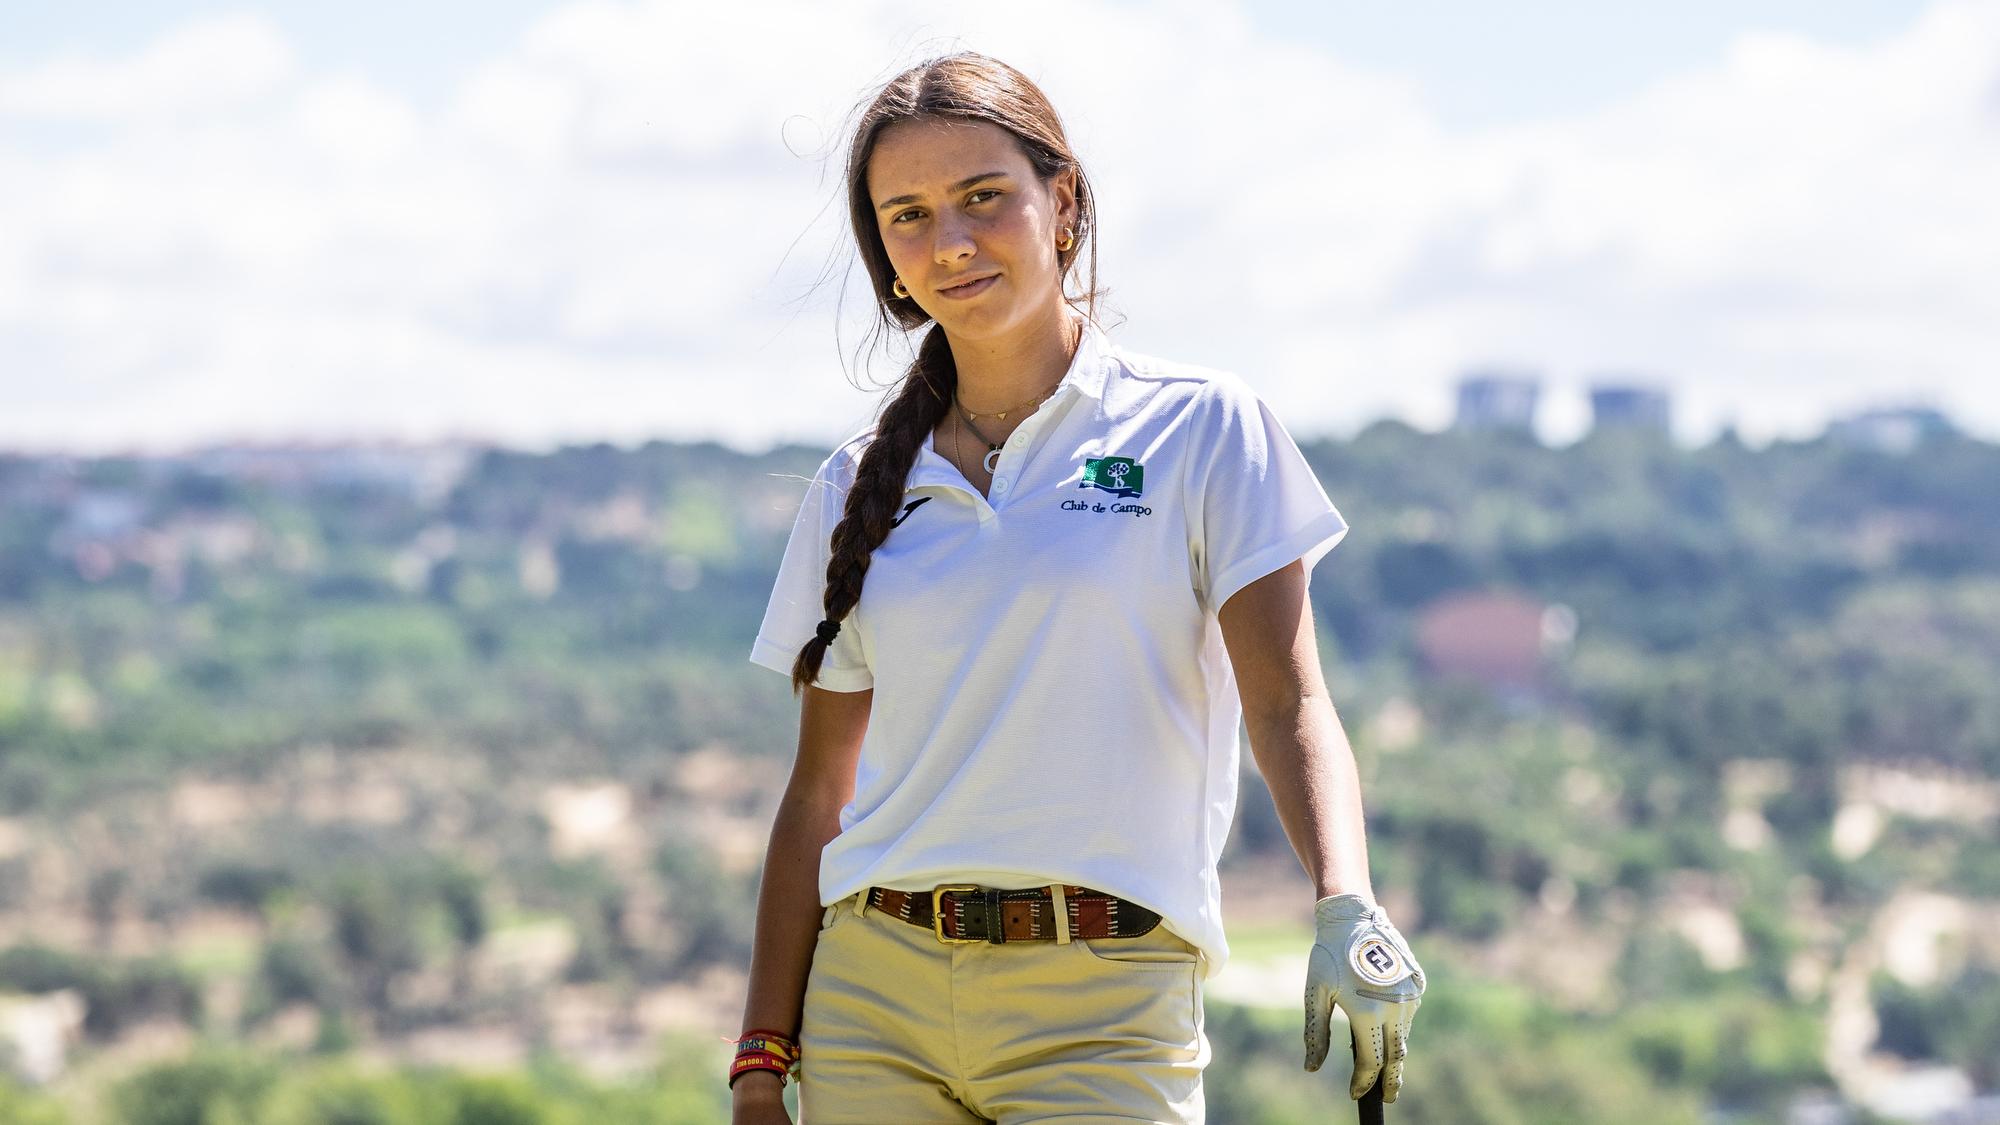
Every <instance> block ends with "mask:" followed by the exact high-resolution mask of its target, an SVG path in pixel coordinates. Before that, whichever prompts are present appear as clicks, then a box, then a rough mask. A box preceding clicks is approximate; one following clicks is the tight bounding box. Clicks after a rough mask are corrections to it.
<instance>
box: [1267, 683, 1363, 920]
mask: <svg viewBox="0 0 2000 1125" xmlns="http://www.w3.org/2000/svg"><path fill="white" fill-rule="evenodd" d="M1248 729H1249V733H1250V752H1251V753H1252V755H1254V756H1255V758H1256V760H1257V769H1258V771H1259V772H1260V773H1262V774H1263V775H1264V782H1265V784H1266V785H1267V786H1268V787H1269V788H1270V790H1271V803H1272V804H1273V805H1275V806H1276V807H1277V810H1278V821H1279V823H1280V824H1282V825H1283V826H1284V829H1285V835H1286V837H1287V838H1288V839H1290V840H1291V843H1292V850H1293V851H1295V852H1297V853H1298V856H1299V862H1300V863H1302V864H1304V865H1305V869H1306V874H1307V875H1308V876H1310V877H1311V879H1312V882H1313V888H1314V893H1315V894H1316V895H1317V896H1318V897H1320V898H1325V897H1326V896H1328V895H1337V894H1348V893H1353V894H1361V895H1366V896H1368V897H1369V898H1371V899H1372V898H1374V897H1375V891H1374V887H1373V884H1372V883H1371V882H1370V881H1369V878H1368V837H1367V831H1366V828H1365V826H1364V824H1363V820H1362V810H1361V777H1360V773H1359V771H1358V770H1357V769H1356V768H1355V765H1354V749H1353V747H1352V746H1350V745H1349V744H1348V741H1347V732H1346V731H1344V730H1342V729H1341V726H1340V717H1339V715H1337V714H1335V712H1334V709H1333V702H1332V701H1331V700H1329V699H1328V698H1326V697H1325V696H1323V695H1306V696H1303V697H1302V698H1301V699H1300V700H1299V704H1298V706H1297V708H1296V709H1293V710H1290V711H1287V712H1284V713H1280V714H1274V715H1268V716H1263V717H1260V718H1258V719H1256V720H1254V721H1252V722H1250V723H1249V725H1248Z"/></svg>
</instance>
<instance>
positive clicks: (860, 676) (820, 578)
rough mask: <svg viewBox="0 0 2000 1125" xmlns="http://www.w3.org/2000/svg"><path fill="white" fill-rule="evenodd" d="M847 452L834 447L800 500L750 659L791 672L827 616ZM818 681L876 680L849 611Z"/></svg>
mask: <svg viewBox="0 0 2000 1125" xmlns="http://www.w3.org/2000/svg"><path fill="white" fill-rule="evenodd" d="M844 457H845V454H844V453H843V452H842V451H841V450H835V451H834V452H833V454H832V455H830V456H828V457H827V459H826V460H825V461H822V462H821V463H820V466H819V471H818V472H816V473H814V474H813V480H812V484H811V485H810V486H808V487H807V488H806V495H805V499H804V500H803V501H802V502H801V503H800V504H799V514H798V517H797V518H796V519H795V520H793V521H792V537H791V539H790V541H789V542H787V543H786V544H785V557H784V560H783V561H782V562H780V563H779V564H778V577H777V581H776V582H775V583H774V584H773V586H772V588H771V600H770V602H769V604H767V605H766V606H765V607H764V621H763V624H761V625H759V626H758V628H757V638H756V640H755V641H754V642H752V644H751V646H750V662H751V663H752V664H759V665H762V666H763V667H766V668H769V669H771V670H772V671H774V672H777V673H779V674H781V675H784V676H786V677H788V678H789V677H790V676H791V674H792V662H793V661H795V660H797V659H798V655H799V650H800V649H802V648H804V647H805V644H806V642H807V641H809V640H811V639H812V637H813V631H814V630H815V629H817V628H818V627H819V623H820V621H821V620H822V619H823V618H824V616H825V605H826V601H825V597H826V564H827V556H828V553H829V551H830V545H831V543H832V540H833V528H834V525H835V524H837V523H839V522H840V514H841V511H842V509H843V507H844V505H845V504H846V500H847V491H846V480H845V478H846V476H847V475H848V474H846V473H843V472H841V471H839V469H837V468H836V466H837V465H840V464H842V463H843V461H842V459H843V458H844ZM814 683H815V684H816V685H817V686H819V687H823V688H825V689H827V690H828V691H866V690H867V689H869V688H871V687H873V686H874V685H875V676H874V673H873V672H872V671H871V670H870V668H869V666H868V661H867V657H866V654H865V652H864V651H863V648H862V645H861V638H860V636H859V634H858V632H857V630H856V629H855V628H854V613H853V612H852V611H850V612H849V613H848V615H847V618H846V619H845V620H844V621H842V622H841V628H840V632H839V633H837V634H836V635H835V636H834V638H833V644H831V645H829V646H828V647H827V650H826V655H825V657H824V659H823V660H822V661H821V663H820V669H819V678H818V679H817V680H815V681H814Z"/></svg>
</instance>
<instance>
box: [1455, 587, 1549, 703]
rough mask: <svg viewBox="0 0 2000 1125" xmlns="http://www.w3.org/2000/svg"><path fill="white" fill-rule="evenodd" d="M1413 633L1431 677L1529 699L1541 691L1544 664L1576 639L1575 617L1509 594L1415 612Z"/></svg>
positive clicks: (1475, 595) (1468, 595) (1461, 598)
mask: <svg viewBox="0 0 2000 1125" xmlns="http://www.w3.org/2000/svg"><path fill="white" fill-rule="evenodd" d="M1415 630H1416V634H1415V640H1416V649H1417V654H1418V656H1419V658H1420V661H1421V666H1422V667H1423V669H1424V671H1426V672H1428V673H1429V674H1430V675H1432V676H1437V677H1440V678H1445V679H1466V680H1472V681H1474V682H1477V683H1479V684H1482V685H1484V686H1485V687H1487V688H1488V689H1490V690H1492V691H1495V692H1497V693H1499V694H1501V695H1504V696H1511V697H1514V698H1517V699H1532V698H1534V697H1536V696H1538V695H1539V694H1540V693H1541V692H1542V691H1543V690H1544V688H1545V687H1546V682H1545V679H1544V661H1545V660H1547V659H1549V658H1551V657H1558V656H1560V655H1561V654H1562V653H1564V652H1565V651H1567V649H1568V648H1569V645H1570V643H1571V641H1572V639H1573V638H1574V637H1575V635H1576V613H1575V611H1573V610H1571V609H1570V608H1569V607H1568V606H1564V605H1551V604H1548V603H1545V602H1543V601H1541V600H1539V599H1537V598H1532V597H1527V596H1525V595H1522V594H1518V593H1512V592H1509V591H1504V590H1493V591H1486V590H1463V591H1458V592H1456V593H1451V594H1446V595H1443V596H1442V597H1439V598H1438V599H1437V600H1435V601H1433V602H1431V603H1430V604H1428V605H1426V606H1424V607H1423V608H1422V609H1421V610H1419V611H1418V613H1417V617H1416V622H1415Z"/></svg>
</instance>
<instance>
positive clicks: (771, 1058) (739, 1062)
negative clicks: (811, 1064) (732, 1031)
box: [725, 1027, 803, 1089]
mask: <svg viewBox="0 0 2000 1125" xmlns="http://www.w3.org/2000/svg"><path fill="white" fill-rule="evenodd" d="M725 1042H727V1040H725ZM734 1042H735V1043H736V1057H735V1058H734V1059H732V1060H731V1061H730V1064H729V1085H730V1087H731V1088H732V1089H733V1088H735V1086H736V1080H737V1079H738V1078H739V1077H741V1076H743V1075H745V1074H748V1073H749V1072H751V1071H753V1070H768V1071H770V1072H772V1073H773V1074H776V1075H777V1076H778V1085H779V1086H781V1087H782V1086H783V1085H784V1084H785V1082H786V1080H787V1079H788V1077H789V1076H790V1075H791V1074H792V1073H793V1072H794V1071H796V1070H797V1069H798V1065H799V1058H800V1057H801V1055H802V1054H803V1051H801V1050H800V1048H799V1044H798V1042H797V1041H796V1040H794V1039H793V1038H792V1037H791V1036H789V1035H785V1034H783V1033H782V1032H777V1031H772V1030H770V1029H768V1028H761V1027H760V1028H752V1029H750V1030H749V1031H746V1032H744V1033H743V1034H742V1035H740V1036H738V1037H737V1038H736V1039H735V1040H734Z"/></svg>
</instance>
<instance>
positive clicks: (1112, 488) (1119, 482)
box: [1077, 457, 1146, 496]
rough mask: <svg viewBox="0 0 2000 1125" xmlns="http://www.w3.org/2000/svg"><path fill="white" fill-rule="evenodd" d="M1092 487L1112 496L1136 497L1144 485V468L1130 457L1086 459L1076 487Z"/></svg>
mask: <svg viewBox="0 0 2000 1125" xmlns="http://www.w3.org/2000/svg"><path fill="white" fill-rule="evenodd" d="M1092 485H1095V486H1097V487H1098V488H1101V489H1103V490H1104V491H1106V492H1109V493H1111V494H1112V495H1113V496H1137V495H1139V492H1140V490H1141V489H1143V488H1144V487H1145V485H1146V467H1145V466H1144V465H1141V464H1139V462H1137V461H1134V460H1132V459H1131V458H1130V457H1086V458H1084V462H1083V481H1082V483H1080V484H1078V485H1077V487H1078V488H1089V487H1091V486H1092Z"/></svg>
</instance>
